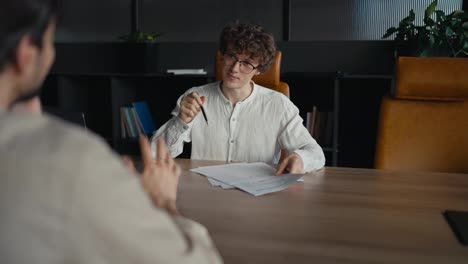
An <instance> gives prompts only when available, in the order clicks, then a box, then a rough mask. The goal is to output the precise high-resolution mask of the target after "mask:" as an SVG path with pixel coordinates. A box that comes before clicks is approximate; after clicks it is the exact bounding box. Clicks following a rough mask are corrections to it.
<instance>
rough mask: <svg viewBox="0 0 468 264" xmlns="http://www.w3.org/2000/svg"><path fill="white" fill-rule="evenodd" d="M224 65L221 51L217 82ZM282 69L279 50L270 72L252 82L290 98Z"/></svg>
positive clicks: (217, 56)
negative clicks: (281, 77) (283, 79)
mask: <svg viewBox="0 0 468 264" xmlns="http://www.w3.org/2000/svg"><path fill="white" fill-rule="evenodd" d="M222 65H223V56H222V54H221V52H220V51H218V52H216V63H215V73H216V80H217V81H219V80H221V79H222V73H221V69H222ZM280 67H281V51H279V50H277V51H276V54H275V58H274V59H273V63H272V64H271V66H270V68H269V69H268V71H266V72H263V73H261V74H259V75H255V76H254V77H253V78H252V80H253V81H254V82H255V83H256V84H258V85H261V86H264V87H267V88H270V89H272V90H275V91H277V92H280V93H282V94H284V95H286V96H287V97H288V98H289V85H288V84H287V83H285V82H281V81H280ZM286 155H287V154H286V151H285V150H284V149H283V150H281V157H280V160H279V163H281V161H283V159H284V158H286Z"/></svg>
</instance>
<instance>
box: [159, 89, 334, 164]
mask: <svg viewBox="0 0 468 264" xmlns="http://www.w3.org/2000/svg"><path fill="white" fill-rule="evenodd" d="M192 92H197V93H198V94H199V95H200V96H205V97H206V100H205V103H204V104H203V108H204V110H205V112H206V116H207V119H208V123H209V124H207V123H206V122H205V120H204V118H203V115H202V114H201V113H199V114H198V115H197V116H196V117H195V118H194V119H193V120H192V122H190V123H189V124H186V123H184V122H183V121H182V120H181V119H180V118H179V117H178V115H179V112H180V102H181V99H182V96H181V97H179V99H178V100H177V105H176V107H175V109H174V110H173V111H172V115H173V118H171V119H170V120H169V121H168V122H167V123H166V124H164V125H163V126H162V127H160V128H159V129H158V130H157V131H156V133H155V134H154V136H153V139H152V150H153V155H154V156H155V152H156V151H155V148H156V145H155V143H156V141H155V139H156V138H158V137H163V138H164V140H165V142H166V144H167V145H168V148H169V152H170V153H171V155H172V157H176V156H178V155H179V154H180V153H182V150H183V144H184V142H192V153H191V158H192V159H201V160H223V161H226V162H239V161H245V162H266V163H278V160H279V158H280V154H281V149H285V150H286V151H287V152H288V153H291V152H295V153H297V154H299V155H300V156H301V158H302V160H303V162H304V170H305V171H312V170H317V169H320V168H322V167H323V166H324V165H325V156H324V154H323V150H322V148H321V147H320V146H319V145H318V144H317V142H316V141H315V140H314V139H313V138H312V137H311V135H310V133H309V132H308V131H307V129H306V128H305V127H304V125H303V123H302V121H303V120H302V118H301V117H300V116H299V110H298V109H297V107H296V106H295V105H294V104H293V103H292V102H291V101H290V100H289V98H287V97H286V96H285V95H283V94H281V93H278V92H276V91H273V90H271V89H268V88H265V87H262V86H260V85H257V84H254V86H253V91H252V93H251V94H250V96H249V97H247V98H246V99H245V100H243V101H241V102H238V103H237V104H236V105H235V106H233V105H232V103H231V102H230V101H229V100H228V99H227V98H226V97H225V96H224V94H223V93H222V91H221V88H220V82H215V83H210V84H207V85H203V86H199V87H194V88H191V89H189V90H187V91H186V92H185V93H184V95H188V94H190V93H192Z"/></svg>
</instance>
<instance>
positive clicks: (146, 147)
mask: <svg viewBox="0 0 468 264" xmlns="http://www.w3.org/2000/svg"><path fill="white" fill-rule="evenodd" d="M139 142H140V151H141V161H142V162H143V168H146V167H147V166H150V164H152V163H153V157H152V155H151V146H150V143H149V141H148V139H147V138H146V137H145V136H143V135H140V138H139ZM158 149H159V148H158Z"/></svg>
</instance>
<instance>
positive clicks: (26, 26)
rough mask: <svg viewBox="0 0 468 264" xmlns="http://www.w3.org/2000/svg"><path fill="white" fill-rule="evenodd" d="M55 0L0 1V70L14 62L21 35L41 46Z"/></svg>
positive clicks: (53, 10)
mask: <svg viewBox="0 0 468 264" xmlns="http://www.w3.org/2000/svg"><path fill="white" fill-rule="evenodd" d="M57 12H58V3H57V0H1V2H0V72H1V71H2V70H3V69H4V67H5V66H6V65H7V64H9V63H15V52H16V49H17V47H18V43H19V41H20V40H21V38H22V37H23V36H25V35H29V36H31V40H32V42H33V44H34V45H36V46H37V47H39V48H42V39H43V36H44V33H45V31H46V30H47V27H48V26H49V25H50V23H51V22H52V21H53V20H54V19H56V18H57Z"/></svg>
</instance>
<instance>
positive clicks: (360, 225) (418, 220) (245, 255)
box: [177, 159, 468, 264]
mask: <svg viewBox="0 0 468 264" xmlns="http://www.w3.org/2000/svg"><path fill="white" fill-rule="evenodd" d="M177 163H179V164H180V165H181V166H182V168H183V174H182V176H181V180H180V185H179V194H178V205H179V210H180V211H181V212H182V213H183V214H184V215H185V216H187V217H189V218H192V219H194V220H196V221H198V222H200V223H202V224H203V225H205V226H206V227H207V228H208V230H209V232H210V234H211V236H212V238H213V240H214V242H215V244H216V245H217V247H218V249H219V251H220V253H221V255H222V257H223V259H224V261H225V263H228V264H229V263H258V264H260V263H269V264H273V263H290V264H293V263H294V264H297V263H363V262H366V263H369V262H375V263H465V264H466V263H468V247H465V246H463V245H461V244H460V243H459V242H458V241H457V240H456V238H455V236H454V234H453V233H452V231H451V229H450V227H449V226H448V225H447V223H446V221H445V219H444V217H443V216H442V211H443V210H445V209H455V210H468V175H467V174H446V173H424V172H395V171H384V170H371V169H351V168H334V167H330V168H325V169H323V170H320V171H318V172H314V173H309V174H307V175H306V176H305V177H304V182H303V183H299V182H298V183H295V184H293V185H292V186H290V187H289V188H288V189H287V190H284V191H281V192H277V193H273V194H268V195H264V196H260V197H254V196H252V195H250V194H247V193H245V192H242V191H240V190H237V189H236V190H223V189H221V188H219V187H212V186H211V184H210V183H209V182H208V180H207V179H206V178H205V177H203V176H200V175H198V174H195V173H191V172H190V171H188V170H189V169H190V168H194V167H198V166H207V165H214V164H221V163H220V162H212V161H211V162H210V161H193V160H192V161H191V160H184V159H178V160H177Z"/></svg>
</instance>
